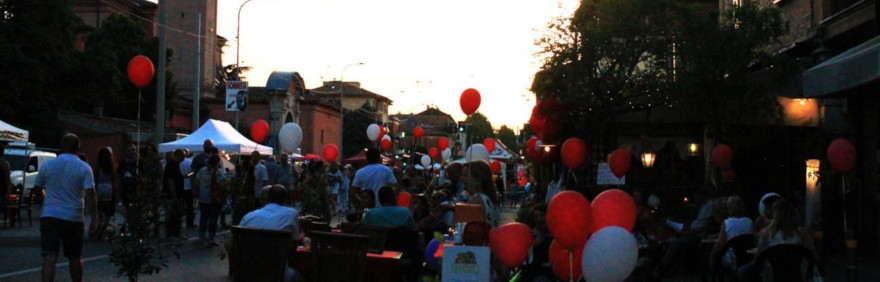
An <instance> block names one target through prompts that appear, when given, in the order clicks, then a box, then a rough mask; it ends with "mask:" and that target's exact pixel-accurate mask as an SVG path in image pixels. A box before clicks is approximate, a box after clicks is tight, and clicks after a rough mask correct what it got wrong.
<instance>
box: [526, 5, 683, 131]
mask: <svg viewBox="0 0 880 282" xmlns="http://www.w3.org/2000/svg"><path fill="white" fill-rule="evenodd" d="M680 7H681V6H680V5H679V4H677V3H676V1H673V0H585V1H582V2H581V6H580V7H579V8H578V9H577V11H576V12H575V14H574V15H573V17H571V18H569V19H557V20H555V21H553V22H551V23H550V24H549V27H550V28H551V32H550V33H548V34H546V35H545V36H544V38H542V39H540V40H539V41H538V42H537V44H538V45H539V46H541V47H542V48H543V49H544V51H543V53H542V55H543V56H544V58H545V61H544V65H543V67H542V69H541V70H540V71H539V72H538V73H537V74H536V75H535V80H534V83H533V85H532V91H534V92H535V94H536V95H537V96H538V97H539V98H544V97H549V96H555V97H558V98H559V99H560V101H561V102H562V104H563V105H566V106H567V108H568V112H567V116H564V117H562V120H569V121H573V122H572V123H574V124H577V125H587V126H586V127H583V128H589V129H594V128H598V127H597V125H602V124H604V123H605V122H607V121H608V120H610V119H612V118H614V117H615V116H617V115H620V114H625V113H629V112H633V111H641V110H646V109H650V108H653V107H659V106H664V105H667V104H670V101H671V99H672V93H671V92H670V91H669V90H670V89H671V86H672V81H673V72H672V68H673V63H672V60H671V59H672V58H673V48H672V46H673V45H674V42H675V39H676V37H675V32H676V29H677V27H678V26H680V25H681V24H682V23H681V21H680V17H679V16H678V14H679V13H680V12H679V9H680ZM584 121H586V122H587V123H583V122H584ZM583 128H581V129H583Z"/></svg>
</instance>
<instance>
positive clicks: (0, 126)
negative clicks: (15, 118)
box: [0, 120, 29, 142]
mask: <svg viewBox="0 0 880 282" xmlns="http://www.w3.org/2000/svg"><path fill="white" fill-rule="evenodd" d="M28 135H29V132H28V131H27V130H24V129H21V128H18V127H15V126H12V125H10V124H8V123H6V122H4V121H2V120H0V141H4V142H18V141H27V140H28Z"/></svg>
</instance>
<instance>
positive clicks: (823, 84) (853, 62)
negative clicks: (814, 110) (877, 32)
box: [803, 36, 880, 97]
mask: <svg viewBox="0 0 880 282" xmlns="http://www.w3.org/2000/svg"><path fill="white" fill-rule="evenodd" d="M803 78H804V80H803V87H804V88H803V90H804V97H819V96H825V95H829V94H833V93H836V92H840V91H843V90H847V89H851V88H854V87H857V86H860V85H863V84H866V83H868V82H871V81H874V80H877V79H878V78H880V36H877V37H874V38H872V39H871V40H868V41H865V42H864V43H862V44H860V45H858V46H856V47H853V48H850V49H849V50H846V52H843V53H840V54H839V55H837V56H834V57H833V58H831V59H829V60H827V61H825V62H822V63H821V64H819V65H816V66H814V67H812V68H810V69H808V70H807V71H805V72H804V74H803Z"/></svg>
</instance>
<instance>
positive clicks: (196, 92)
mask: <svg viewBox="0 0 880 282" xmlns="http://www.w3.org/2000/svg"><path fill="white" fill-rule="evenodd" d="M196 35H198V37H196V57H195V60H193V61H194V62H193V66H194V68H193V69H194V70H195V71H194V74H193V75H195V80H193V94H192V95H193V96H192V101H193V112H192V131H193V132H195V131H196V129H199V125H200V124H199V100H201V98H202V90H201V84H202V83H201V81H202V80H201V78H202V77H201V69H200V67H201V64H200V63H201V58H202V13H198V14H196Z"/></svg>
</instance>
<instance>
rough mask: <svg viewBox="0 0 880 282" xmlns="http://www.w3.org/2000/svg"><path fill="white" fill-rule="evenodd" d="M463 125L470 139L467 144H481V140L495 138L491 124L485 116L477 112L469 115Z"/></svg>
mask: <svg viewBox="0 0 880 282" xmlns="http://www.w3.org/2000/svg"><path fill="white" fill-rule="evenodd" d="M465 123H467V131H466V132H467V134H468V138H469V139H470V142H468V143H483V139H486V138H489V137H495V133H494V131H493V130H492V123H490V122H489V119H487V118H486V116H484V115H483V114H481V113H479V112H477V113H474V114H473V115H470V116H469V117H468V118H467V119H466V120H465ZM466 146H470V144H467V145H466Z"/></svg>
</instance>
